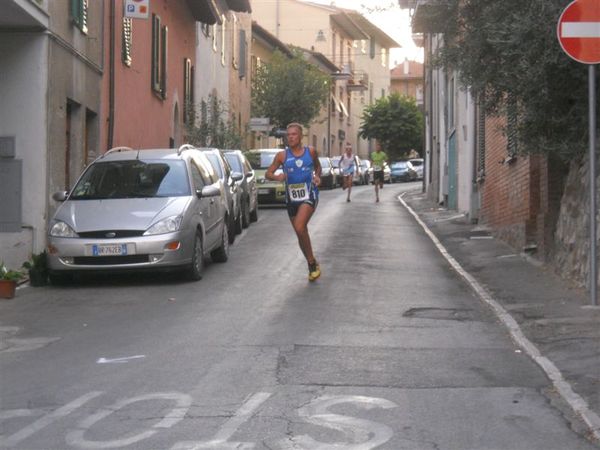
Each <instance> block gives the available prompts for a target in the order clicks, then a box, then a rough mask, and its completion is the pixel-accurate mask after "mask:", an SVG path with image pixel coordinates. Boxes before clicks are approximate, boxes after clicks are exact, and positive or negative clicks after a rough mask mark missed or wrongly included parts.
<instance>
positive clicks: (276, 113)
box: [252, 51, 330, 128]
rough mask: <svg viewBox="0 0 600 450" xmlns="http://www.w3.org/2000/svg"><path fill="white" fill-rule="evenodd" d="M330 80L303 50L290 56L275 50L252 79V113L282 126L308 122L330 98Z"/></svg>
mask: <svg viewBox="0 0 600 450" xmlns="http://www.w3.org/2000/svg"><path fill="white" fill-rule="evenodd" d="M329 82H330V81H329V76H328V75H327V74H325V73H323V72H321V71H320V70H319V69H318V68H317V67H315V66H313V65H311V64H309V63H307V62H306V61H305V60H304V58H303V56H302V54H301V53H300V52H294V56H293V57H292V58H288V57H287V56H285V55H284V54H283V53H281V52H279V51H275V52H274V53H273V56H272V59H271V61H270V62H268V63H267V64H265V65H262V66H261V67H259V68H258V70H257V73H256V75H255V76H254V78H253V79H252V84H253V86H252V115H253V116H254V117H269V118H270V119H271V123H272V124H273V125H274V126H276V127H278V128H285V127H286V125H287V124H289V123H290V122H298V123H301V124H303V125H308V124H309V123H310V122H311V121H312V120H313V119H314V118H315V117H317V116H318V115H319V111H320V110H321V107H322V106H323V105H324V104H325V102H326V101H327V96H328V94H329Z"/></svg>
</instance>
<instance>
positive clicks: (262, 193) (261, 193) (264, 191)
mask: <svg viewBox="0 0 600 450" xmlns="http://www.w3.org/2000/svg"><path fill="white" fill-rule="evenodd" d="M258 193H259V194H260V195H265V194H268V193H269V189H259V190H258Z"/></svg>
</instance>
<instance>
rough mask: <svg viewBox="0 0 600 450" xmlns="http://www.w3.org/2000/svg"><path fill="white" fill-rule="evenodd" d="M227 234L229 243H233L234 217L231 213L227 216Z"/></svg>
mask: <svg viewBox="0 0 600 450" xmlns="http://www.w3.org/2000/svg"><path fill="white" fill-rule="evenodd" d="M227 235H228V236H229V243H230V244H233V242H234V241H235V217H234V216H233V215H231V216H227Z"/></svg>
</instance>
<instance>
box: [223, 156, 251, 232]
mask: <svg viewBox="0 0 600 450" xmlns="http://www.w3.org/2000/svg"><path fill="white" fill-rule="evenodd" d="M223 154H224V155H225V159H226V160H227V162H228V163H229V165H230V166H231V168H232V169H233V170H234V172H239V173H241V174H242V175H243V178H242V179H241V180H240V181H238V182H237V183H238V188H239V189H240V191H241V192H242V206H241V208H242V227H243V228H247V227H248V226H249V225H250V222H256V221H257V220H258V188H257V187H256V176H255V174H254V169H252V166H250V163H249V162H248V160H247V159H246V157H245V156H244V154H243V153H242V152H241V150H225V151H224V152H223Z"/></svg>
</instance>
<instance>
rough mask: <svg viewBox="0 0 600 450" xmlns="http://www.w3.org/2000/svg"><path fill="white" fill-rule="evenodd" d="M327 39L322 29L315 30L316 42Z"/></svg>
mask: <svg viewBox="0 0 600 450" xmlns="http://www.w3.org/2000/svg"><path fill="white" fill-rule="evenodd" d="M325 41H327V38H326V37H325V33H324V32H323V30H319V31H318V32H317V42H325Z"/></svg>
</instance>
